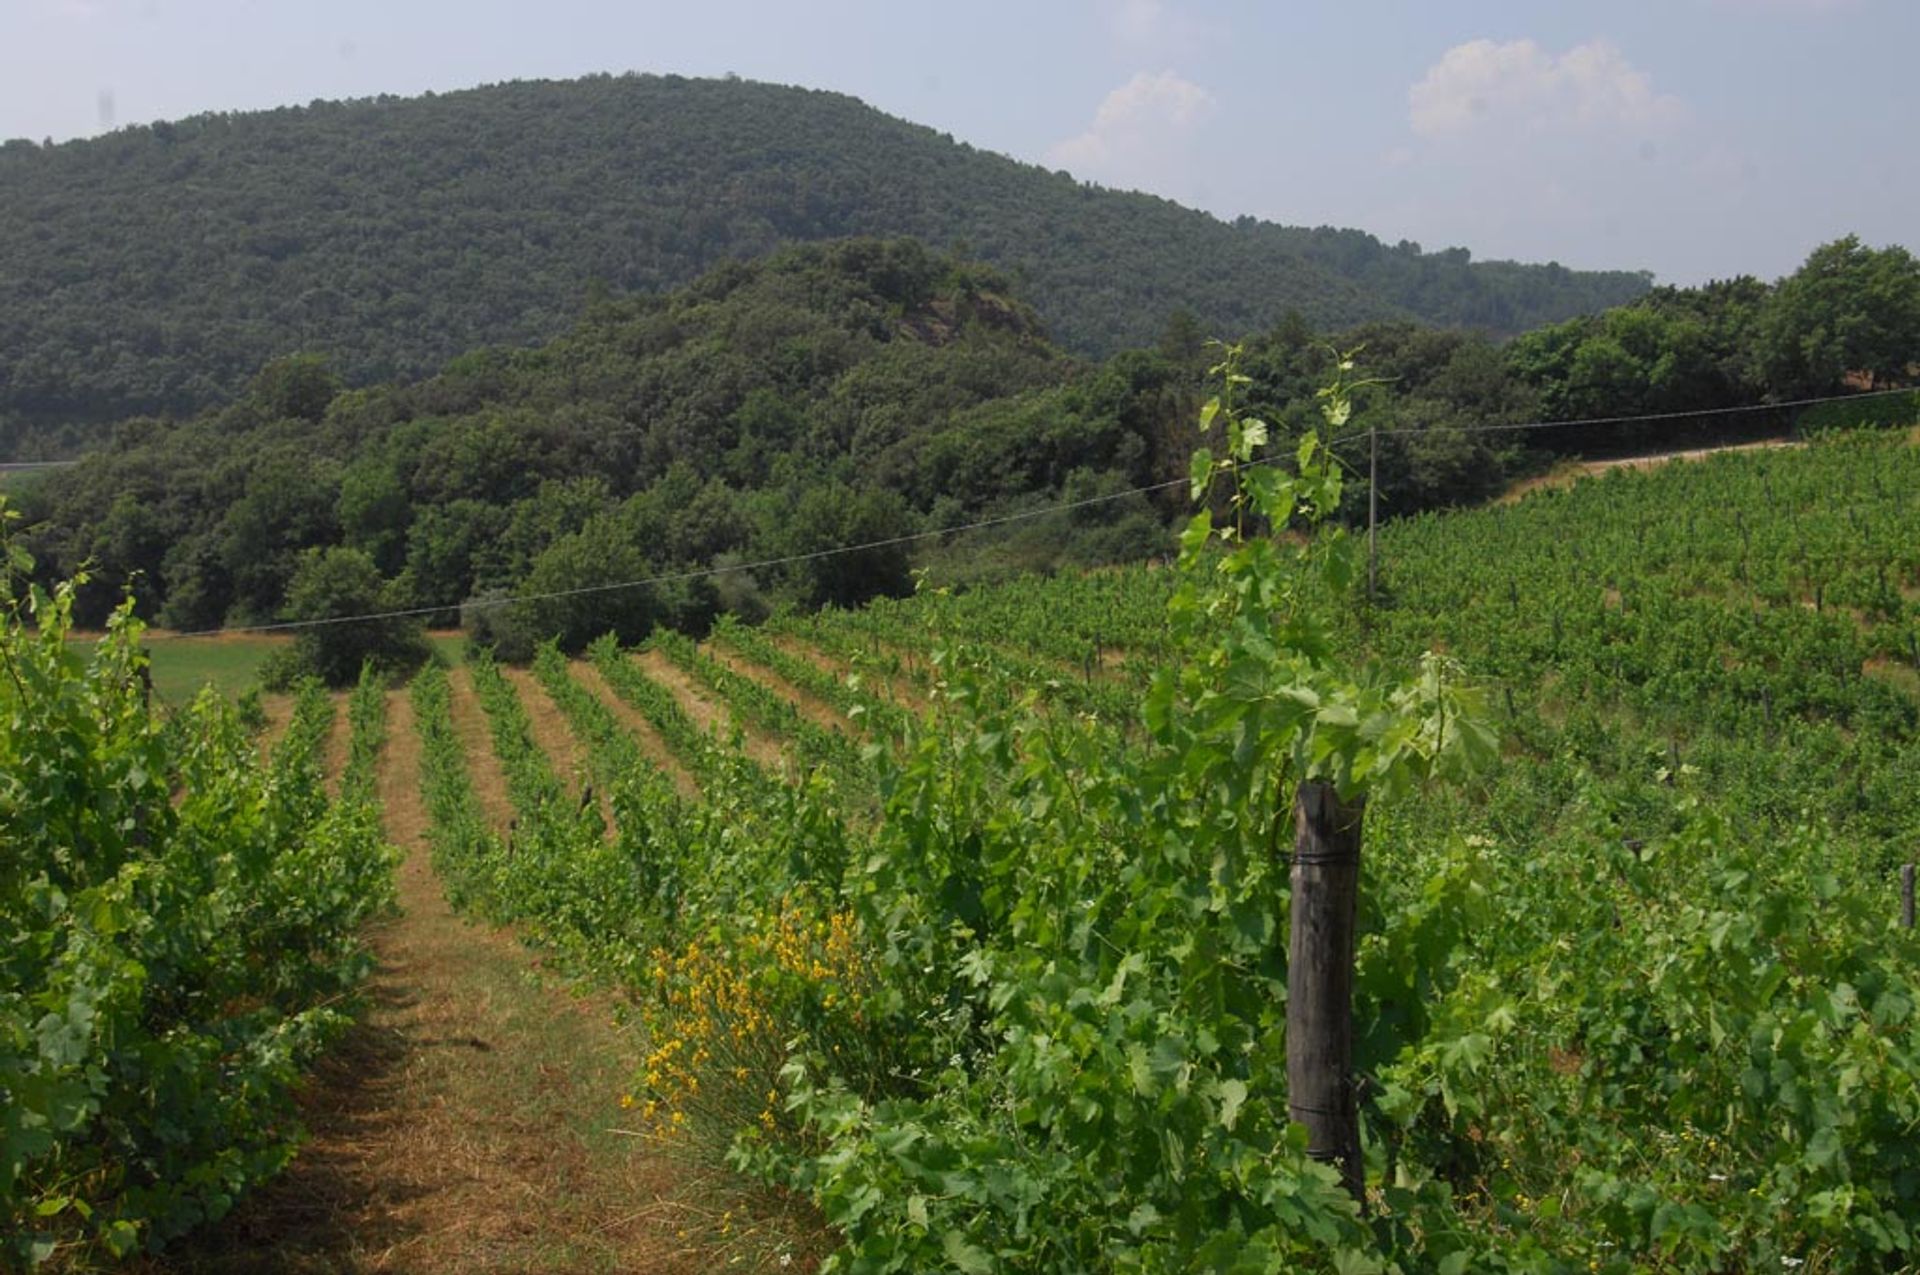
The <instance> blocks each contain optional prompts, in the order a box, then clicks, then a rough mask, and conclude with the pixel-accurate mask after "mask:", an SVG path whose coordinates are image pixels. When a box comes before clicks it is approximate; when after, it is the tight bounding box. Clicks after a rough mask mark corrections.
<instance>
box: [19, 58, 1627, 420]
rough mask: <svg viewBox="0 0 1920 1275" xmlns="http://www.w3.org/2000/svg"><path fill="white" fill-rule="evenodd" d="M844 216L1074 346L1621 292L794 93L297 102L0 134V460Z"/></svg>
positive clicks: (546, 326) (536, 89)
mask: <svg viewBox="0 0 1920 1275" xmlns="http://www.w3.org/2000/svg"><path fill="white" fill-rule="evenodd" d="M869 234H871V235H889V236H892V235H910V236H914V237H917V238H920V239H922V240H925V241H926V242H928V243H929V244H931V245H933V246H935V247H939V248H946V247H950V246H956V245H963V246H964V249H965V251H966V252H967V254H968V255H969V256H972V257H977V258H979V259H981V260H984V261H987V262H989V263H992V264H995V265H997V266H999V267H1001V268H1002V269H1004V270H1007V271H1010V272H1011V273H1012V274H1013V275H1014V277H1015V279H1016V280H1017V281H1018V283H1019V285H1020V292H1021V295H1022V296H1024V297H1026V298H1028V299H1030V300H1031V301H1032V303H1033V304H1034V305H1035V306H1036V307H1037V308H1038V310H1039V313H1040V315H1041V318H1042V319H1043V321H1044V322H1045V324H1046V325H1047V328H1048V330H1049V331H1050V333H1051V334H1052V335H1053V337H1054V338H1055V339H1056V340H1058V341H1059V342H1060V343H1061V344H1062V345H1064V346H1066V347H1067V348H1069V349H1073V350H1076V351H1078V352H1081V353H1084V354H1092V355H1101V354H1106V353H1111V352H1112V351H1114V350H1117V349H1120V348H1124V347H1129V346H1139V345H1146V344H1149V343H1151V342H1152V341H1153V340H1155V338H1156V337H1158V336H1159V334H1160V333H1161V331H1162V330H1163V329H1164V327H1165V325H1166V322H1167V320H1168V318H1169V316H1170V315H1172V314H1173V313H1174V312H1175V311H1177V310H1179V309H1181V308H1185V309H1187V310H1190V311H1191V312H1192V313H1193V314H1194V315H1195V316H1196V317H1197V318H1198V319H1199V321H1200V324H1201V326H1202V327H1203V328H1205V329H1206V330H1208V331H1213V332H1243V331H1252V330H1257V329H1261V328H1264V327H1267V326H1269V325H1271V324H1272V323H1273V322H1275V321H1276V320H1278V319H1279V318H1281V317H1282V316H1283V315H1284V314H1286V313H1287V312H1288V311H1298V312H1299V313H1300V314H1301V315H1302V316H1303V317H1304V318H1306V319H1307V320H1308V321H1309V322H1311V323H1312V324H1314V325H1315V326H1317V327H1337V326H1343V325H1347V324H1351V323H1357V322H1361V321H1366V320H1371V319H1383V318H1396V317H1397V318H1417V319H1421V320H1424V321H1427V322H1431V323H1439V324H1462V325H1470V326H1475V327H1480V328H1483V329H1486V330H1489V331H1495V332H1501V333H1512V332H1517V331H1520V330H1523V329H1525V328H1528V327H1531V326H1535V325H1537V324H1540V323H1543V322H1548V321H1552V320H1556V319H1561V318H1565V317H1568V316H1570V315H1574V314H1578V313H1584V312H1590V311H1597V310H1600V309H1603V308H1605V307H1606V306H1609V305H1612V304H1616V303H1618V302H1621V301H1624V300H1627V299H1629V298H1631V297H1634V296H1636V295H1638V294H1639V293H1641V292H1643V291H1644V290H1645V289H1646V287H1647V284H1648V280H1647V278H1646V276H1644V275H1642V274H1638V273H1628V272H1613V273H1582V272H1573V271H1568V270H1566V269H1563V268H1561V267H1559V266H1557V265H1547V266H1521V265H1515V264H1511V263H1502V262H1480V263H1470V262H1469V261H1468V259H1467V255H1466V254H1465V253H1464V252H1463V251H1458V250H1456V251H1446V252H1437V253H1423V252H1422V251H1420V250H1419V249H1418V248H1417V247H1415V246H1413V245H1401V246H1397V247H1389V246H1387V245H1385V244H1383V243H1381V242H1380V241H1379V240H1377V239H1375V238H1373V237H1372V236H1370V235H1367V234H1364V233H1361V232H1358V231H1351V230H1332V229H1319V230H1307V229H1299V228H1290V227H1284V226H1276V225H1271V224H1267V223H1260V222H1254V221H1252V220H1251V219H1246V218H1243V219H1241V220H1239V221H1237V222H1235V223H1232V224H1228V223H1225V222H1221V221H1219V220H1216V219H1215V218H1213V217H1210V216H1208V215H1206V214H1204V213H1200V212H1195V211H1192V210H1190V209H1186V208H1182V207H1180V206H1179V205H1177V204H1174V203H1171V202H1169V201H1166V200H1163V199H1158V198H1155V197H1152V196H1148V195H1141V194H1128V193H1122V192H1118V191H1110V190H1105V189H1100V188H1096V187H1091V186H1085V185H1082V184H1080V183H1079V182H1077V181H1075V180H1073V179H1071V178H1070V177H1068V176H1066V175H1065V174H1061V173H1052V172H1048V171H1046V170H1045V169H1042V168H1039V167H1036V166H1033V165H1027V164H1021V163H1016V162H1014V161H1013V160H1010V159H1007V158H1004V157H1002V156H999V155H994V154H989V153H987V152H983V151H979V150H975V149H974V148H972V147H970V146H968V145H966V144H965V143H962V142H957V141H955V140H954V139H952V138H950V137H947V136H944V135H942V134H939V133H936V132H934V131H933V130H931V129H927V128H923V127H919V126H917V125H913V124H909V123H907V122H905V121H902V120H898V119H894V118H892V117H889V116H887V115H884V114H882V113H880V112H879V111H876V110H873V109H871V108H869V107H867V106H865V105H863V104H862V103H860V102H858V101H856V100H855V99H853V98H850V97H845V96H842V95H839V94H834V93H826V92H817V91H811V90H805V89H798V88H785V87H780V86H775V85H767V84H755V83H747V82H740V81H732V80H729V81H714V80H687V79H681V78H678V77H665V78H662V77H655V76H622V77H598V78H593V79H587V80H581V81H574V82H565V83H550V82H549V83H538V82H528V83H514V84H506V85H500V86H495V87H489V88H482V89H475V90H472V91H467V92H459V93H450V94H444V95H438V96H427V97H422V98H415V99H405V100H402V99H396V98H382V99H376V100H366V101H357V102H347V103H316V104H314V105H312V106H308V107H300V108H288V109H283V110H276V111H269V112H263V113H256V114H234V115H206V116H199V117H196V118H193V119H189V120H183V121H180V122H177V123H163V124H157V125H153V126H151V127H147V126H140V127H133V128H127V129H122V130H120V131H118V132H116V133H112V134H110V135H107V136H104V137H100V138H95V139H92V140H86V141H77V142H69V143H65V144H62V145H58V146H50V147H49V146H42V145H39V144H36V143H33V142H29V141H13V142H8V143H6V144H5V145H4V146H0V261H4V262H5V263H6V268H5V269H4V270H0V457H4V456H6V455H7V454H9V453H13V454H20V453H21V450H22V447H23V445H27V444H31V445H33V446H36V447H41V448H56V449H64V448H70V447H71V446H73V445H74V443H76V442H77V441H78V440H79V438H80V437H81V436H83V435H84V434H85V433H86V431H85V430H84V429H78V430H76V429H73V428H72V427H73V426H76V425H79V426H84V425H86V424H88V423H91V422H100V421H107V420H112V419H116V418H120V417H124V416H127V415H130V414H136V413H155V412H169V413H185V412H189V411H192V410H197V409H199V408H203V407H206V406H209V405H213V404H216V403H219V402H221V401H224V400H226V399H227V398H229V397H230V396H231V395H232V394H234V393H235V392H236V391H237V390H238V389H239V388H240V387H241V385H242V384H243V383H244V382H245V381H246V379H247V378H248V377H250V376H251V375H252V374H253V373H254V372H256V371H257V370H258V369H259V367H260V366H261V365H262V364H263V363H264V362H265V361H266V360H268V359H270V358H273V357H277V356H280V355H284V354H288V353H291V352H294V351H309V352H314V353H319V354H322V355H325V356H326V357H327V358H328V359H329V361H330V362H331V364H332V365H333V366H334V367H335V368H337V369H339V370H340V371H341V372H342V373H343V374H344V375H345V376H346V378H347V379H348V381H349V382H351V383H355V384H367V383H372V382H375V381H380V380H385V379H390V378H394V377H413V376H418V375H424V374H426V373H429V372H431V371H433V370H435V369H437V368H438V367H439V366H440V365H441V364H442V363H444V362H445V361H446V360H447V359H448V358H451V357H453V356H455V355H457V354H460V353H462V352H463V351H466V350H470V349H473V348H475V347H477V346H481V345H497V344H530V343H533V342H536V341H538V340H541V339H543V338H546V337H550V336H553V335H556V334H558V333H559V332H561V331H562V330H564V329H565V328H566V326H567V325H568V324H569V323H570V322H571V321H572V320H573V319H574V318H575V317H576V316H577V315H578V314H579V312H580V310H581V308H582V306H583V303H584V301H585V299H586V298H587V297H588V295H589V293H590V292H591V291H592V290H594V289H596V288H597V287H601V286H604V287H606V288H609V289H612V290H614V291H635V290H657V289H662V288H667V287H671V286H675V285H678V284H681V283H684V282H686V281H688V280H690V279H692V278H694V277H695V276H696V275H697V274H699V273H700V272H701V271H702V270H704V269H706V268H707V267H709V266H711V265H713V264H714V263H716V262H717V261H719V260H721V259H724V258H727V257H740V256H753V255H759V254H763V253H766V252H768V251H770V250H771V249H773V248H775V247H777V246H779V245H781V244H783V243H787V242H791V241H796V240H817V239H826V238H836V237H841V236H847V235H869Z"/></svg>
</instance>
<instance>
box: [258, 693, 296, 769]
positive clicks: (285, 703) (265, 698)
mask: <svg viewBox="0 0 1920 1275" xmlns="http://www.w3.org/2000/svg"><path fill="white" fill-rule="evenodd" d="M260 711H261V712H262V713H263V714H265V715H266V719H267V725H266V729H265V730H262V731H261V732H260V760H261V761H262V762H263V763H267V764H271V763H272V761H273V750H274V749H276V748H278V747H280V741H281V740H283V739H285V738H286V737H287V727H289V726H291V725H293V696H291V695H262V696H261V697H260Z"/></svg>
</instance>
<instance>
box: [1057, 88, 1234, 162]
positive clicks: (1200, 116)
mask: <svg viewBox="0 0 1920 1275" xmlns="http://www.w3.org/2000/svg"><path fill="white" fill-rule="evenodd" d="M1216 105H1217V102H1216V99H1215V98H1214V96H1213V94H1212V93H1210V92H1208V91H1207V90H1206V89H1204V88H1202V87H1201V86H1200V85H1198V84H1195V83H1194V82H1193V81H1191V80H1188V79H1184V78H1182V77H1181V76H1179V75H1177V74H1175V73H1174V72H1172V71H1161V72H1159V73H1158V74H1155V73H1152V72H1148V71H1141V72H1139V73H1138V74H1136V75H1135V76H1134V77H1133V78H1132V79H1131V80H1128V81H1127V82H1126V83H1125V84H1122V85H1121V86H1120V87H1119V88H1117V89H1115V90H1113V92H1111V93H1109V94H1107V96H1106V97H1105V98H1104V99H1103V100H1102V101H1101V103H1100V107H1099V109H1098V110H1096V111H1095V112H1094V116H1093V126H1092V127H1091V128H1089V129H1088V130H1087V131H1086V132H1084V133H1081V134H1079V135H1077V136H1075V137H1069V138H1067V139H1066V140H1065V141H1063V142H1059V143H1056V144H1055V145H1053V146H1051V147H1049V148H1048V150H1047V153H1046V161H1047V163H1048V164H1051V165H1053V166H1054V167H1056V168H1066V169H1070V170H1072V171H1073V172H1074V174H1075V175H1076V176H1079V177H1094V178H1098V179H1100V180H1103V181H1112V180H1115V179H1119V180H1122V181H1136V182H1137V181H1141V180H1143V179H1145V178H1146V177H1148V176H1150V175H1151V172H1152V170H1153V169H1155V168H1156V167H1157V166H1158V165H1159V164H1160V163H1161V162H1162V161H1165V160H1166V159H1168V158H1170V157H1171V156H1172V153H1173V152H1175V151H1177V150H1178V149H1179V147H1180V143H1181V140H1182V139H1183V138H1185V137H1186V136H1188V135H1189V134H1190V133H1191V132H1192V131H1193V130H1194V129H1195V128H1196V127H1198V126H1199V125H1200V123H1201V122H1202V121H1204V120H1205V119H1206V118H1207V116H1208V115H1210V114H1212V112H1213V109H1214V107H1215V106H1216Z"/></svg>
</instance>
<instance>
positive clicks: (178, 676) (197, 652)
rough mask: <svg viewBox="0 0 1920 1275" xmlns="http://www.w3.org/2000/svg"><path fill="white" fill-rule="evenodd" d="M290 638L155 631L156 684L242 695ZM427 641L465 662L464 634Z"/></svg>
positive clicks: (173, 699)
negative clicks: (177, 634) (209, 687)
mask: <svg viewBox="0 0 1920 1275" xmlns="http://www.w3.org/2000/svg"><path fill="white" fill-rule="evenodd" d="M82 640H83V641H84V640H85V639H82ZM288 641H289V639H288V638H287V637H285V636H284V635H281V634H262V635H260V636H257V637H249V636H247V635H245V634H237V635H234V636H231V637H208V638H171V637H167V636H165V635H164V634H150V635H149V636H148V638H147V655H148V656H149V657H150V658H151V659H152V661H153V689H154V690H155V691H157V692H158V693H159V694H160V696H161V698H163V699H165V700H166V701H167V703H169V704H174V705H181V704H185V703H187V702H188V701H189V700H191V699H192V698H193V697H194V696H195V695H197V694H199V692H200V688H201V687H203V686H206V685H209V684H211V685H212V686H213V688H214V689H215V690H217V691H219V692H220V693H221V694H222V695H225V696H227V697H228V698H230V699H238V698H239V697H240V696H241V695H244V694H245V693H246V692H247V691H248V690H250V689H252V687H253V686H254V684H255V681H256V680H257V679H258V677H259V674H260V666H261V664H263V663H265V662H266V658H267V656H269V655H271V654H272V653H273V652H274V650H275V649H277V648H279V647H282V646H285V645H287V643H288ZM427 641H428V642H429V643H430V644H431V645H432V646H433V648H434V650H436V651H438V652H439V653H440V657H441V658H442V659H444V660H446V662H447V663H449V664H455V665H457V664H459V663H461V661H462V653H461V648H462V646H463V644H464V643H465V641H466V638H465V636H464V635H463V634H460V633H457V632H456V633H430V634H428V635H427Z"/></svg>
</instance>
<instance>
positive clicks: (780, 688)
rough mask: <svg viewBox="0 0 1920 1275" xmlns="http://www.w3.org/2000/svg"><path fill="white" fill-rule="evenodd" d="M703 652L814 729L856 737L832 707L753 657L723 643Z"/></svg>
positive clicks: (714, 644) (845, 720) (851, 727)
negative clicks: (774, 697)
mask: <svg viewBox="0 0 1920 1275" xmlns="http://www.w3.org/2000/svg"><path fill="white" fill-rule="evenodd" d="M700 649H701V650H702V651H704V652H706V653H707V654H708V655H710V656H712V657H713V658H714V659H716V660H718V661H719V662H720V663H722V664H724V665H726V666H727V667H728V668H730V669H732V670H733V671H734V672H736V673H738V674H739V675H740V676H742V677H744V678H746V679H748V680H749V681H754V682H758V683H760V685H762V686H764V687H766V688H767V689H768V690H770V691H772V692H773V693H774V694H775V695H778V696H779V697H780V698H781V699H783V700H785V701H787V703H789V704H791V705H793V707H794V711H795V712H797V713H799V714H800V715H801V716H802V717H804V718H806V719H807V720H808V721H810V722H812V723H813V724H814V725H815V726H818V727H819V728H820V729H821V730H830V731H833V732H835V733H837V734H841V735H851V734H852V733H853V726H852V724H851V723H850V722H848V721H847V719H846V718H844V717H842V716H841V715H840V714H839V713H838V712H837V711H836V710H835V709H834V708H833V706H832V705H830V704H827V703H825V702H824V701H822V700H820V699H819V698H818V697H816V696H814V695H812V694H810V693H808V692H807V691H803V690H801V689H800V688H799V687H797V686H795V685H794V684H793V683H792V682H789V681H788V680H787V679H786V678H784V677H781V676H780V675H779V674H778V673H776V672H774V671H773V670H772V669H770V668H767V667H766V666H764V665H761V664H756V663H754V662H753V659H752V657H750V656H748V655H746V654H744V653H742V652H740V651H736V650H734V649H733V648H732V647H730V646H727V645H726V644H725V643H721V642H708V643H706V644H704V645H703V646H702V647H701V648H700Z"/></svg>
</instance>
